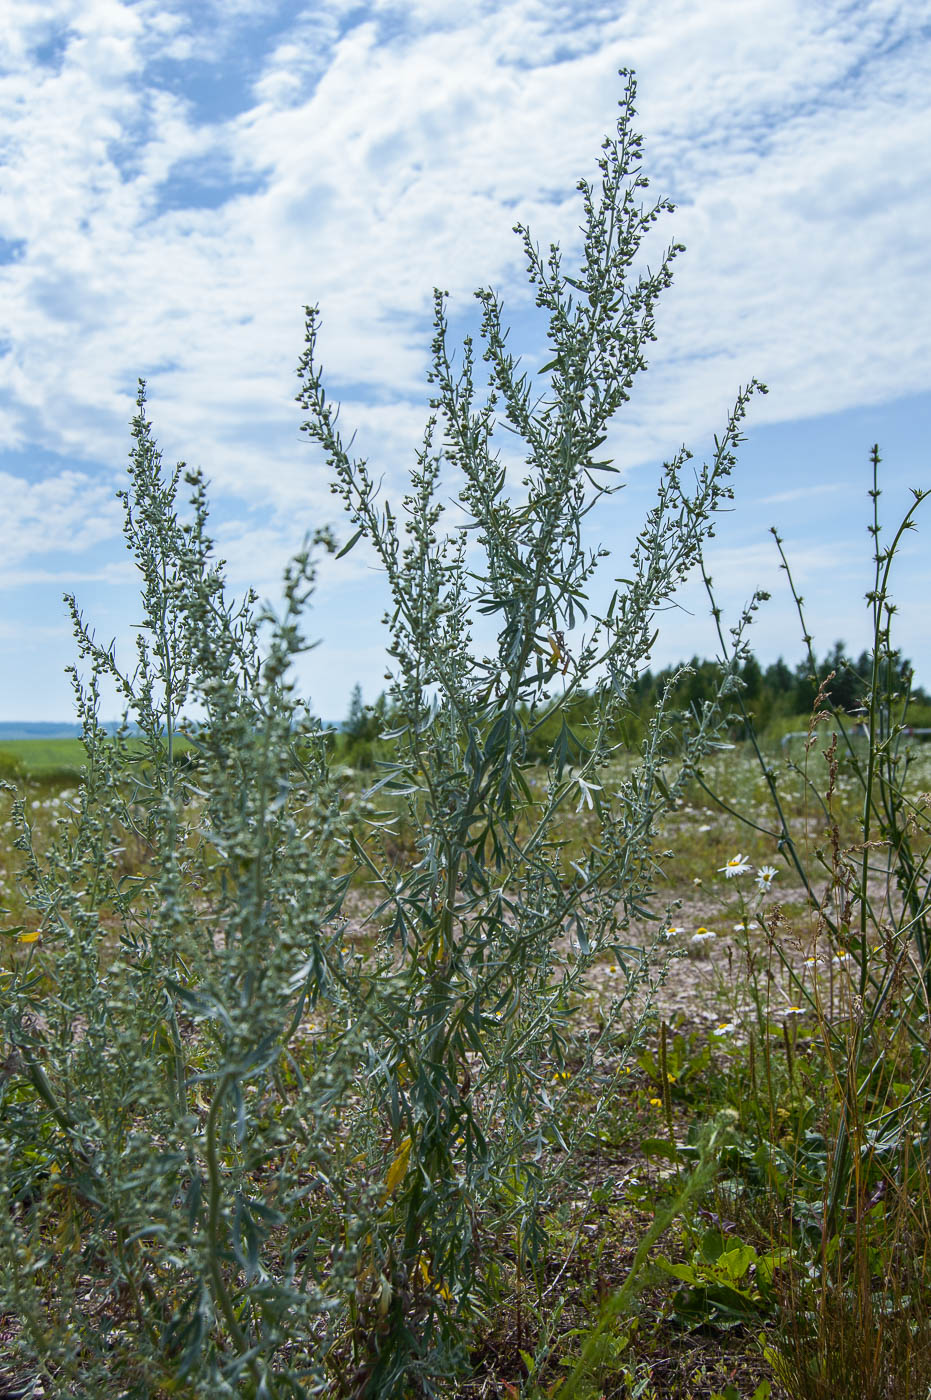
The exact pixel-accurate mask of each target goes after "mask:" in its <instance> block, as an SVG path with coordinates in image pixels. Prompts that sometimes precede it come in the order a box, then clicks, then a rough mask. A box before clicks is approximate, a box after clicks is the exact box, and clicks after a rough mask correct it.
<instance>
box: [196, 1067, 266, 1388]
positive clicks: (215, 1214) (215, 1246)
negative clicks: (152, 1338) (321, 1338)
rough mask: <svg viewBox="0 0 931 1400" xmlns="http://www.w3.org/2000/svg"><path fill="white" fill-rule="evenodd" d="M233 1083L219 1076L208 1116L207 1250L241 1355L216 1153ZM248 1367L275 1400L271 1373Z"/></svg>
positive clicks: (217, 1297)
mask: <svg viewBox="0 0 931 1400" xmlns="http://www.w3.org/2000/svg"><path fill="white" fill-rule="evenodd" d="M233 1082H234V1076H233V1075H232V1074H224V1075H222V1076H221V1077H220V1079H219V1081H218V1083H217V1087H216V1090H215V1091H214V1095H213V1099H212V1101H211V1104H210V1111H209V1113H208V1114H207V1172H208V1177H209V1194H208V1198H207V1251H208V1256H209V1261H210V1277H211V1279H212V1282H213V1296H214V1301H215V1302H216V1303H217V1304H218V1305H219V1308H220V1311H221V1313H222V1314H223V1318H224V1321H225V1322H226V1325H227V1327H228V1328H229V1332H230V1336H231V1337H232V1339H233V1341H234V1343H235V1344H236V1348H237V1350H238V1351H239V1352H240V1353H241V1354H242V1355H246V1354H247V1353H248V1352H249V1351H250V1350H251V1348H250V1345H249V1339H248V1337H247V1336H246V1334H245V1332H244V1331H243V1329H242V1327H241V1325H240V1322H239V1319H238V1318H237V1316H236V1310H235V1308H234V1307H233V1300H232V1298H231V1297H230V1294H229V1290H228V1288H227V1286H226V1280H225V1278H224V1277H223V1269H222V1267H221V1264H220V1242H219V1235H220V1206H221V1200H222V1194H223V1183H222V1168H221V1166H220V1157H219V1153H218V1151H217V1126H218V1122H219V1118H220V1111H221V1109H222V1107H223V1101H224V1099H225V1098H226V1095H227V1094H228V1092H229V1090H230V1088H231V1087H232V1085H233ZM248 1365H249V1371H250V1373H251V1374H252V1376H253V1378H254V1379H255V1381H256V1382H257V1383H259V1384H264V1387H265V1391H266V1393H267V1394H268V1395H269V1397H270V1400H274V1397H275V1396H276V1395H277V1390H276V1389H275V1386H274V1383H273V1382H272V1380H271V1377H270V1376H269V1374H268V1371H267V1370H266V1369H265V1368H263V1367H262V1366H260V1365H259V1363H258V1361H257V1360H256V1358H255V1357H254V1356H250V1357H249V1362H248Z"/></svg>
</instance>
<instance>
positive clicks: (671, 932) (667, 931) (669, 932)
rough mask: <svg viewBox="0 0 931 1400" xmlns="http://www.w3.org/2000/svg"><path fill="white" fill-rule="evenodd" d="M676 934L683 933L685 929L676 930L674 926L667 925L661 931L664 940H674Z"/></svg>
mask: <svg viewBox="0 0 931 1400" xmlns="http://www.w3.org/2000/svg"><path fill="white" fill-rule="evenodd" d="M677 933H685V929H684V928H677V927H676V925H675V924H668V925H667V927H666V928H664V929H663V937H664V938H675V936H676V934H677Z"/></svg>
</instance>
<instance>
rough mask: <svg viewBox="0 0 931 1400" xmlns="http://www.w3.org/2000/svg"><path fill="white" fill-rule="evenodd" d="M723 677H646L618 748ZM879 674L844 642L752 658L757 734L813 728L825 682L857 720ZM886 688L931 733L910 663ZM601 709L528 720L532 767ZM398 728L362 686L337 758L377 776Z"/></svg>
mask: <svg viewBox="0 0 931 1400" xmlns="http://www.w3.org/2000/svg"><path fill="white" fill-rule="evenodd" d="M720 674H721V667H720V662H718V661H712V660H708V659H707V658H705V659H700V658H699V657H697V656H694V657H692V659H691V660H690V661H687V662H679V663H678V664H676V665H674V666H666V667H663V668H661V669H660V670H657V671H653V670H650V669H647V670H645V671H642V672H641V673H640V674H639V675H638V676H637V678H636V680H634V681H633V683H632V684H631V686H630V689H629V692H628V710H627V714H626V716H625V718H624V721H623V724H622V729H620V730H619V731H618V735H617V738H618V742H620V743H624V744H627V745H628V746H630V747H636V746H637V744H638V743H639V741H640V739H641V737H642V735H643V733H644V732H645V730H646V728H647V726H648V724H649V721H650V718H651V716H652V715H653V714H655V712H656V707H657V704H658V703H659V700H660V698H661V696H662V695H663V694H664V693H665V692H666V690H667V687H668V688H669V697H668V701H667V705H668V708H670V709H672V710H673V711H680V712H681V711H691V712H695V711H698V710H700V709H701V706H702V704H703V703H704V702H705V701H707V700H710V699H711V698H712V696H713V695H714V694H715V693H716V690H717V687H718V685H719V684H720ZM872 674H873V657H872V654H871V652H869V651H866V650H864V651H861V652H860V654H859V656H857V657H855V658H854V657H851V656H849V655H848V654H847V651H846V648H845V645H844V643H843V642H842V641H837V642H835V644H834V646H833V647H832V648H831V649H830V650H829V651H827V652H826V653H825V655H824V656H823V657H821V658H820V659H819V658H817V657H815V656H814V655H811V656H806V657H804V658H803V659H802V660H801V661H799V662H798V663H797V664H796V665H794V666H790V665H789V664H788V662H786V661H785V660H784V659H783V657H781V656H780V657H779V658H778V660H776V661H772V662H770V663H769V665H767V666H762V665H761V664H760V662H759V661H758V659H757V658H756V656H755V655H753V653H752V652H751V653H749V654H748V655H747V656H746V658H745V659H744V661H743V662H742V664H741V665H740V667H739V669H738V675H739V678H740V682H741V686H740V693H741V698H742V701H743V704H744V705H745V707H746V708H747V710H748V711H750V713H751V714H752V716H753V721H754V725H755V727H756V731H757V733H758V734H761V735H762V736H764V737H770V738H775V737H779V736H780V735H781V734H783V733H786V732H787V731H789V730H792V729H795V728H799V727H801V728H804V727H805V725H806V723H807V719H808V716H809V715H810V714H811V712H812V709H813V708H814V705H815V701H816V698H817V695H818V691H819V689H820V687H821V686H822V684H823V683H825V682H827V684H826V690H825V700H826V702H827V704H828V705H829V706H831V707H833V708H834V709H836V710H837V711H839V712H842V713H843V714H845V715H847V716H849V717H851V718H853V719H855V718H856V716H857V713H858V712H859V711H860V710H861V709H862V707H863V705H864V702H865V699H866V697H867V695H868V693H869V689H870V685H871V683H872ZM828 677H830V680H828ZM880 683H881V685H882V686H883V688H884V689H885V690H888V691H891V692H897V693H899V694H904V693H906V692H909V693H910V694H911V708H910V719H911V722H912V724H913V725H914V726H915V727H925V726H931V696H929V695H928V693H927V692H926V691H925V690H924V689H923V688H921V687H920V686H916V685H915V684H914V682H913V668H912V664H911V662H910V661H908V660H907V659H905V658H902V657H897V658H896V659H895V661H894V663H893V669H892V671H891V673H890V669H889V663H888V662H886V663H884V671H883V674H882V676H881V677H880ZM597 705H598V697H597V693H595V692H583V693H582V694H580V695H578V696H577V697H575V698H574V699H573V700H572V701H571V703H569V704H568V705H567V706H565V707H564V709H563V710H562V711H561V712H560V714H559V715H558V716H553V717H552V718H550V719H544V720H543V721H542V723H541V722H540V721H539V719H538V717H537V716H533V715H530V714H529V713H528V714H527V716H526V717H525V719H526V725H527V731H528V735H527V757H528V759H530V760H531V761H538V762H545V761H546V759H547V757H548V756H549V754H550V752H551V751H552V747H553V744H554V743H555V742H556V741H557V738H558V736H559V733H560V731H561V729H562V721H563V718H565V720H566V722H567V724H568V725H569V727H570V729H572V730H573V731H575V732H578V733H582V734H584V731H585V729H586V727H587V726H588V725H589V724H590V723H591V721H592V719H593V717H594V713H595V710H596V708H597ZM736 709H737V706H736V705H735V715H734V719H733V722H732V726H731V737H732V738H733V739H734V740H740V739H741V738H742V737H743V728H744V726H743V723H742V721H741V720H740V718H739V715H737V714H736ZM395 723H396V716H394V715H393V714H392V708H391V705H390V703H389V701H388V698H387V696H386V695H385V694H384V693H382V694H381V695H379V696H378V698H377V700H376V701H375V702H374V704H370V705H366V704H365V703H364V701H363V695H362V688H361V686H360V685H356V686H355V687H354V688H353V691H352V696H351V699H350V702H349V710H348V712H347V715H346V718H345V720H344V721H343V723H342V724H341V726H339V728H338V729H336V730H334V732H333V742H334V746H335V750H336V754H337V756H338V757H339V758H340V759H342V760H343V761H344V762H345V763H347V764H350V765H351V766H353V767H357V768H362V769H367V768H371V767H372V766H373V765H374V764H375V762H376V761H377V759H379V758H381V757H385V756H386V755H387V754H388V753H390V751H391V743H392V741H391V738H390V735H391V732H392V729H393V728H394V726H395Z"/></svg>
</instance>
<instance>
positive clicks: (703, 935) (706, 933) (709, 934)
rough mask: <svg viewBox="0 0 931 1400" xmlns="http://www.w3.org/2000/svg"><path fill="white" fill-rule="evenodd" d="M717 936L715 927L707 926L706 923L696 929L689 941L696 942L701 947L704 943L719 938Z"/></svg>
mask: <svg viewBox="0 0 931 1400" xmlns="http://www.w3.org/2000/svg"><path fill="white" fill-rule="evenodd" d="M717 936H718V935H717V934H716V933H715V932H714V930H713V929H710V928H705V927H704V925H702V927H701V928H697V929H696V930H695V932H694V933H693V934H692V937H691V938H690V939H689V942H690V943H694V944H695V945H696V947H699V948H700V947H701V945H702V944H703V943H710V942H711V940H712V939H713V938H717Z"/></svg>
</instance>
